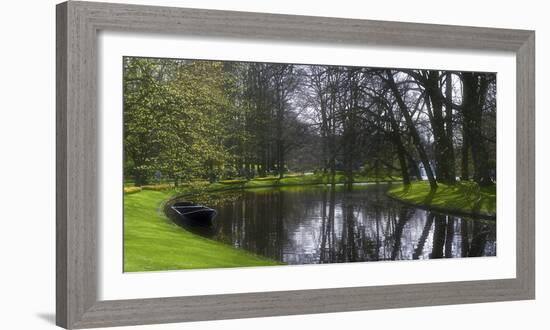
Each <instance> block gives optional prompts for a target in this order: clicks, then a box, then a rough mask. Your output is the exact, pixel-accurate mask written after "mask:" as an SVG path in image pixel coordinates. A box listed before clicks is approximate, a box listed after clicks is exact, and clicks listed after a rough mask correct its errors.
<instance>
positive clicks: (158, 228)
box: [124, 190, 280, 272]
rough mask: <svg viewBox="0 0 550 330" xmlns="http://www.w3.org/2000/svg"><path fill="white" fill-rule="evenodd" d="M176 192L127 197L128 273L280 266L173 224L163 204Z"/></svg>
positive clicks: (125, 249) (137, 194)
mask: <svg viewBox="0 0 550 330" xmlns="http://www.w3.org/2000/svg"><path fill="white" fill-rule="evenodd" d="M176 193H177V192H175V191H174V190H168V191H153V190H142V191H140V192H137V193H132V194H125V195H124V271H125V272H136V271H153V270H173V269H196V268H223V267H243V266H268V265H277V264H280V263H278V262H276V261H274V260H270V259H267V258H264V257H261V256H257V255H255V254H252V253H249V252H247V251H245V250H241V249H237V248H234V247H232V246H229V245H226V244H223V243H220V242H216V241H213V240H209V239H206V238H204V237H201V236H198V235H195V234H192V233H190V232H188V231H186V230H184V229H183V228H181V227H179V226H177V225H176V224H174V223H173V222H172V221H171V220H169V219H168V218H167V217H166V216H165V215H164V212H163V211H162V202H163V201H165V200H167V199H169V198H170V197H171V196H173V195H174V194H176Z"/></svg>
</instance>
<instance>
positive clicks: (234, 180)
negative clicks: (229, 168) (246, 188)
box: [218, 179, 248, 184]
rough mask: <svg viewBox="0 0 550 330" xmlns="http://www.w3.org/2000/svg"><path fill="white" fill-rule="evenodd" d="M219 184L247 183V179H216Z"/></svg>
mask: <svg viewBox="0 0 550 330" xmlns="http://www.w3.org/2000/svg"><path fill="white" fill-rule="evenodd" d="M218 182H219V183H221V184H243V183H247V182H248V180H246V179H233V180H220V181H218Z"/></svg>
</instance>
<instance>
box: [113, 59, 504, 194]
mask: <svg viewBox="0 0 550 330" xmlns="http://www.w3.org/2000/svg"><path fill="white" fill-rule="evenodd" d="M124 156H125V160H124V167H125V168H124V170H125V178H126V179H131V180H133V181H134V182H135V184H136V185H143V184H147V183H150V182H152V181H155V180H159V178H164V179H169V180H171V181H173V182H175V183H176V184H179V183H181V182H189V181H192V180H199V179H200V180H210V181H216V180H219V179H228V178H229V179H231V178H241V177H246V178H252V177H257V176H260V177H263V176H267V175H276V176H279V177H281V178H282V177H283V176H284V175H285V173H286V172H288V171H318V172H320V173H324V174H326V175H327V176H329V177H332V178H334V177H335V175H336V173H337V172H338V173H343V174H344V175H345V177H346V178H347V179H346V182H347V183H348V184H350V185H351V184H352V183H353V176H354V175H355V174H357V173H359V172H361V173H364V174H366V175H369V176H372V177H377V176H384V175H387V174H388V173H389V174H392V175H396V176H399V177H401V178H402V180H403V182H404V183H405V184H408V183H410V182H411V181H413V180H418V179H421V178H425V179H427V180H428V181H429V182H430V184H431V186H432V187H433V188H436V187H437V184H438V182H440V183H445V184H454V183H455V181H456V180H457V178H459V179H460V180H474V181H475V182H477V183H478V184H480V185H489V184H492V183H493V182H494V181H495V179H496V75H495V74H491V73H480V72H455V71H441V70H410V69H378V68H362V67H344V66H321V65H292V64H268V63H246V62H220V61H199V60H174V59H151V58H135V57H126V58H125V59H124Z"/></svg>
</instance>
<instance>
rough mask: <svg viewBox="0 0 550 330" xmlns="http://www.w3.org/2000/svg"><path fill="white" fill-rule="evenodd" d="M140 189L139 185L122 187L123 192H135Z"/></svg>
mask: <svg viewBox="0 0 550 330" xmlns="http://www.w3.org/2000/svg"><path fill="white" fill-rule="evenodd" d="M140 191H141V187H124V193H125V194H135V193H138V192H140Z"/></svg>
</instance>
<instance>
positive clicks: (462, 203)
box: [388, 181, 496, 216]
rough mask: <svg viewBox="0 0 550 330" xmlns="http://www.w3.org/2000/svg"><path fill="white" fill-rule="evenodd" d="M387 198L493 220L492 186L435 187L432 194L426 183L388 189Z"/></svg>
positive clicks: (465, 182)
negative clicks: (490, 217) (487, 217)
mask: <svg viewBox="0 0 550 330" xmlns="http://www.w3.org/2000/svg"><path fill="white" fill-rule="evenodd" d="M388 194H389V195H390V196H391V197H394V198H397V199H400V200H403V201H405V202H408V203H412V204H415V205H420V206H426V207H428V208H433V209H436V210H441V211H449V212H453V211H454V212H460V213H470V214H478V215H485V216H496V185H490V186H483V187H480V186H479V185H478V184H477V183H475V182H471V181H462V182H458V183H457V184H455V185H445V184H442V183H439V184H438V188H437V190H436V191H432V190H431V189H430V185H429V183H428V182H413V183H411V184H410V185H409V186H405V185H399V186H397V187H395V188H392V189H391V190H390V191H389V192H388Z"/></svg>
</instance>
